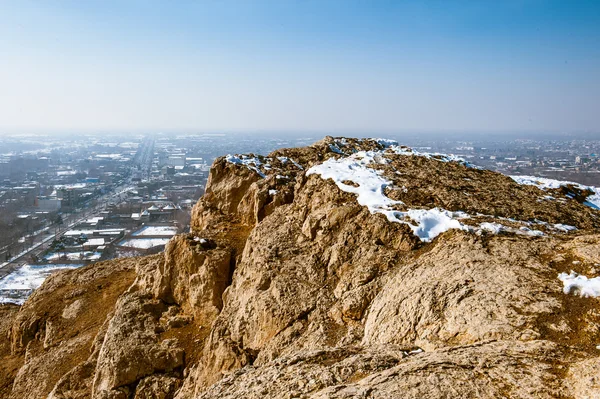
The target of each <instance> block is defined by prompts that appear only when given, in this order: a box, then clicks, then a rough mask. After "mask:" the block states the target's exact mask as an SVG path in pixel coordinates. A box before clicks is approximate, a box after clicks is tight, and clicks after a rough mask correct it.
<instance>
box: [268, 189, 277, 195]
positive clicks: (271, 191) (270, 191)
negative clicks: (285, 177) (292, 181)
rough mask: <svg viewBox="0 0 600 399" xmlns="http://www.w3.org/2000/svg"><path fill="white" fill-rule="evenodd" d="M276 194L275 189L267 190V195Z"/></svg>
mask: <svg viewBox="0 0 600 399" xmlns="http://www.w3.org/2000/svg"><path fill="white" fill-rule="evenodd" d="M276 194H277V190H269V195H276Z"/></svg>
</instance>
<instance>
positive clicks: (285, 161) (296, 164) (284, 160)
mask: <svg viewBox="0 0 600 399" xmlns="http://www.w3.org/2000/svg"><path fill="white" fill-rule="evenodd" d="M277 159H279V162H281V163H282V164H286V163H288V162H291V163H292V164H294V166H296V167H297V168H298V169H300V170H304V168H303V167H302V165H300V164H299V163H298V162H296V161H294V160H293V159H291V158H288V157H277Z"/></svg>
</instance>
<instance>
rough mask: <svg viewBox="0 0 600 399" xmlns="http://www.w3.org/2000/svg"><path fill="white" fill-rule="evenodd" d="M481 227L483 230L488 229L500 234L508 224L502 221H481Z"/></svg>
mask: <svg viewBox="0 0 600 399" xmlns="http://www.w3.org/2000/svg"><path fill="white" fill-rule="evenodd" d="M479 228H480V229H481V230H483V231H487V232H490V233H492V234H498V233H500V232H502V231H504V230H506V226H504V225H502V224H500V223H489V222H484V223H481V224H480V225H479Z"/></svg>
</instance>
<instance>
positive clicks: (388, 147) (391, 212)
mask: <svg viewBox="0 0 600 399" xmlns="http://www.w3.org/2000/svg"><path fill="white" fill-rule="evenodd" d="M377 141H378V143H379V144H381V145H383V146H384V147H385V148H384V149H383V150H379V151H359V152H356V153H353V154H352V155H349V156H344V157H341V158H337V159H336V158H329V159H328V160H327V161H325V162H323V163H322V164H319V165H314V166H313V167H311V168H310V169H309V170H308V171H307V172H306V174H307V175H313V174H316V175H319V176H321V178H323V179H331V180H333V182H334V183H335V184H336V185H337V186H338V188H339V189H340V190H342V191H345V192H347V193H352V194H355V195H356V200H357V202H358V203H359V204H360V205H362V206H366V207H367V209H368V210H369V211H370V212H371V213H381V214H383V215H384V216H385V217H386V218H387V219H388V220H389V221H390V222H396V223H403V224H406V225H408V226H409V227H410V228H411V230H412V231H413V233H414V234H415V235H416V236H417V237H419V239H421V240H422V241H426V242H428V241H431V240H433V239H434V238H435V237H437V236H438V235H440V234H441V233H443V232H445V231H448V230H450V229H459V230H467V231H473V232H476V233H478V234H482V233H483V232H487V233H491V234H499V233H501V232H508V233H514V234H521V235H528V236H543V235H544V233H543V232H542V231H540V230H536V229H535V228H533V227H534V226H535V225H544V226H545V227H547V228H549V229H551V230H554V231H556V232H562V233H566V232H569V231H572V230H575V227H573V226H568V225H562V224H556V225H549V224H548V223H544V222H538V223H536V222H533V223H532V222H524V221H518V220H509V221H510V222H516V223H520V224H522V225H523V226H521V227H519V228H514V227H509V226H505V225H504V224H502V223H490V222H483V223H481V224H479V225H475V226H471V225H467V224H465V223H464V219H469V218H474V217H486V218H494V219H498V220H499V221H501V218H496V217H493V216H491V215H475V216H472V215H469V214H467V213H465V212H452V211H448V210H446V209H441V208H432V209H417V208H408V209H407V207H406V205H405V204H404V203H403V202H402V201H398V200H393V199H391V198H389V197H388V196H387V195H386V194H385V189H386V187H388V186H391V185H392V182H391V181H390V180H388V179H387V178H385V177H384V176H383V174H382V171H381V170H377V169H374V168H372V167H371V165H374V164H387V163H389V162H390V160H389V159H388V158H387V157H386V155H387V154H389V152H392V153H394V154H397V155H402V156H420V157H425V158H428V159H435V160H437V161H440V162H459V163H462V164H463V165H465V166H467V167H472V166H471V165H469V164H468V163H467V162H465V161H464V160H463V159H462V158H458V157H455V156H453V155H446V154H438V153H424V152H417V151H414V150H412V149H410V148H407V147H401V146H398V145H397V142H395V141H393V140H384V139H377ZM337 144H338V145H339V146H342V148H343V146H344V145H345V143H343V142H342V141H339V142H338V143H337ZM336 149H337V147H336ZM334 152H336V153H341V152H342V151H341V150H340V151H334ZM523 184H525V183H523Z"/></svg>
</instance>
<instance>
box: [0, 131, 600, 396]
mask: <svg viewBox="0 0 600 399" xmlns="http://www.w3.org/2000/svg"><path fill="white" fill-rule="evenodd" d="M593 195H594V192H592V191H590V190H587V189H581V188H579V187H577V186H574V185H564V186H560V187H558V188H547V189H545V190H542V189H540V188H539V187H536V186H535V185H523V184H519V183H518V182H516V181H515V180H514V179H512V178H510V177H508V176H504V175H502V174H499V173H495V172H491V171H487V170H481V169H478V168H475V167H472V166H471V165H469V164H468V163H466V162H464V161H461V160H458V159H455V158H453V157H449V156H444V155H441V154H424V153H417V152H415V151H412V150H410V149H408V148H406V147H402V146H399V145H397V144H395V143H391V142H389V141H386V140H371V139H365V140H357V139H342V138H332V137H327V138H325V139H324V140H321V141H319V142H317V143H315V144H313V145H312V146H309V147H305V148H294V149H282V150H278V151H275V152H273V153H272V154H270V155H269V156H266V157H264V156H259V155H253V154H249V155H243V156H241V155H240V156H234V155H230V156H227V157H221V158H219V159H217V160H216V161H215V163H214V165H213V167H212V169H211V173H210V177H209V181H208V185H207V188H206V194H205V195H204V197H203V198H201V199H200V200H199V202H198V203H197V204H196V206H195V207H194V209H193V215H192V227H191V232H190V233H189V234H183V235H179V236H176V237H174V238H173V239H172V240H171V241H170V242H169V244H168V245H167V248H166V250H165V252H164V253H163V254H158V255H152V256H149V257H142V258H132V259H124V260H116V261H107V262H101V263H98V264H93V265H90V266H87V267H84V268H82V269H78V270H71V271H62V272H59V273H56V274H54V275H52V276H51V277H49V278H48V279H47V280H46V282H44V284H43V285H42V286H41V287H40V288H39V289H38V290H37V291H36V292H35V293H34V294H33V295H32V296H31V297H30V298H29V299H28V300H27V302H26V303H25V304H24V305H23V306H22V307H21V308H18V307H16V306H9V305H3V306H0V334H2V336H3V337H4V339H3V340H1V341H0V357H1V358H2V361H1V362H0V397H3V398H5V397H6V398H14V399H16V398H19V399H21V398H36V399H37V398H42V397H48V398H52V399H67V398H69V399H75V398H98V399H99V398H102V399H117V398H118V399H121V398H122V399H127V398H132V399H141V398H163V399H167V398H178V399H184V398H241V397H243V398H261V399H262V398H392V397H404V398H439V397H445V398H469V397H472V398H480V397H488V398H493V397H515V398H517V397H518V398H545V397H546V398H551V397H574V398H575V397H597V396H600V384H599V383H598V378H599V377H600V375H599V374H598V373H599V372H600V350H599V349H597V345H600V328H599V326H600V299H598V298H594V297H584V296H581V295H578V294H580V293H587V292H588V291H586V290H587V289H588V287H587V286H583V285H582V284H587V283H590V284H593V283H594V281H595V280H586V279H585V277H583V275H585V276H588V277H589V278H592V277H595V276H597V275H600V211H599V210H597V209H595V208H594V207H593V206H589V205H590V198H591V197H592V196H593ZM592 205H593V204H592ZM571 271H574V272H576V273H580V274H581V276H579V277H578V276H576V275H575V274H569V273H571ZM560 273H566V274H561V276H562V277H561V279H562V280H563V281H561V279H559V274H560ZM567 280H568V281H569V282H570V284H571V285H569V286H568V287H567V285H563V282H566V281H567ZM581 281H583V282H581ZM565 284H566V283H565ZM577 284H580V285H577ZM598 284H600V282H599V283H598ZM564 287H567V288H565V290H566V291H567V292H564V290H563V288H564ZM599 294H600V292H599Z"/></svg>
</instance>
